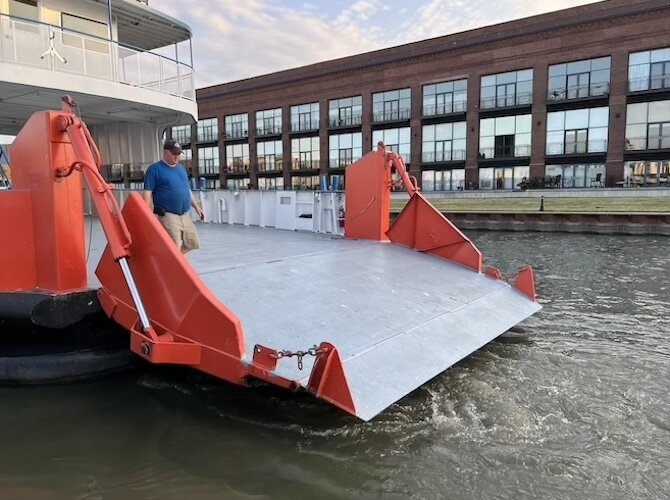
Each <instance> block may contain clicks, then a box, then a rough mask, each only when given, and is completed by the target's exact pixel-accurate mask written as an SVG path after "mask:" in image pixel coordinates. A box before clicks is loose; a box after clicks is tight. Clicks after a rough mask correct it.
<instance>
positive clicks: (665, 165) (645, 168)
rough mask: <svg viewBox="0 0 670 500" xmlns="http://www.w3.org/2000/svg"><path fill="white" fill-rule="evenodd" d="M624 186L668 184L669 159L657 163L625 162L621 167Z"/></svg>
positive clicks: (665, 185) (664, 185) (669, 184)
mask: <svg viewBox="0 0 670 500" xmlns="http://www.w3.org/2000/svg"><path fill="white" fill-rule="evenodd" d="M623 174H624V180H623V181H622V182H621V184H623V185H624V186H662V187H668V186H670V183H669V182H668V178H669V177H670V158H669V159H667V160H657V161H627V162H626V163H625V164H624V167H623Z"/></svg>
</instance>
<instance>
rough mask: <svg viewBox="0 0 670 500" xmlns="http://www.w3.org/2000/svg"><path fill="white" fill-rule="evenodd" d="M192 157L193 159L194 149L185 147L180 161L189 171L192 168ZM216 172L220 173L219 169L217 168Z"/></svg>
mask: <svg viewBox="0 0 670 500" xmlns="http://www.w3.org/2000/svg"><path fill="white" fill-rule="evenodd" d="M192 159H193V151H192V150H190V149H187V148H183V149H182V151H181V158H180V160H179V163H181V164H182V165H184V168H186V171H187V172H189V171H190V168H191V160H192ZM194 173H197V172H194ZM216 173H217V174H218V173H219V172H218V169H217V172H216Z"/></svg>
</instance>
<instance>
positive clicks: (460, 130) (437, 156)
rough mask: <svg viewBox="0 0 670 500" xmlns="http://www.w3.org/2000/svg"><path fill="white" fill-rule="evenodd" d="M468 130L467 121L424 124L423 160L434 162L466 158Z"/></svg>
mask: <svg viewBox="0 0 670 500" xmlns="http://www.w3.org/2000/svg"><path fill="white" fill-rule="evenodd" d="M466 130H467V127H466V123H465V122H456V123H439V124H436V125H424V127H423V144H422V148H421V161H422V162H424V163H433V162H441V161H460V160H465V134H466Z"/></svg>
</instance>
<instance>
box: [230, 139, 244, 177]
mask: <svg viewBox="0 0 670 500" xmlns="http://www.w3.org/2000/svg"><path fill="white" fill-rule="evenodd" d="M226 171H227V172H231V173H241V172H248V171H249V144H228V145H227V146H226Z"/></svg>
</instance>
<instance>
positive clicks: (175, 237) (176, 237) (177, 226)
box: [158, 213, 184, 251]
mask: <svg viewBox="0 0 670 500" xmlns="http://www.w3.org/2000/svg"><path fill="white" fill-rule="evenodd" d="M158 220H159V221H160V223H161V225H162V226H163V227H164V228H165V230H166V231H167V233H168V235H170V238H171V239H172V241H174V242H175V244H176V245H177V248H179V249H180V250H182V247H183V244H184V240H183V237H182V222H181V217H180V216H179V215H177V214H171V213H166V214H165V215H160V216H158ZM182 251H183V250H182Z"/></svg>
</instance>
